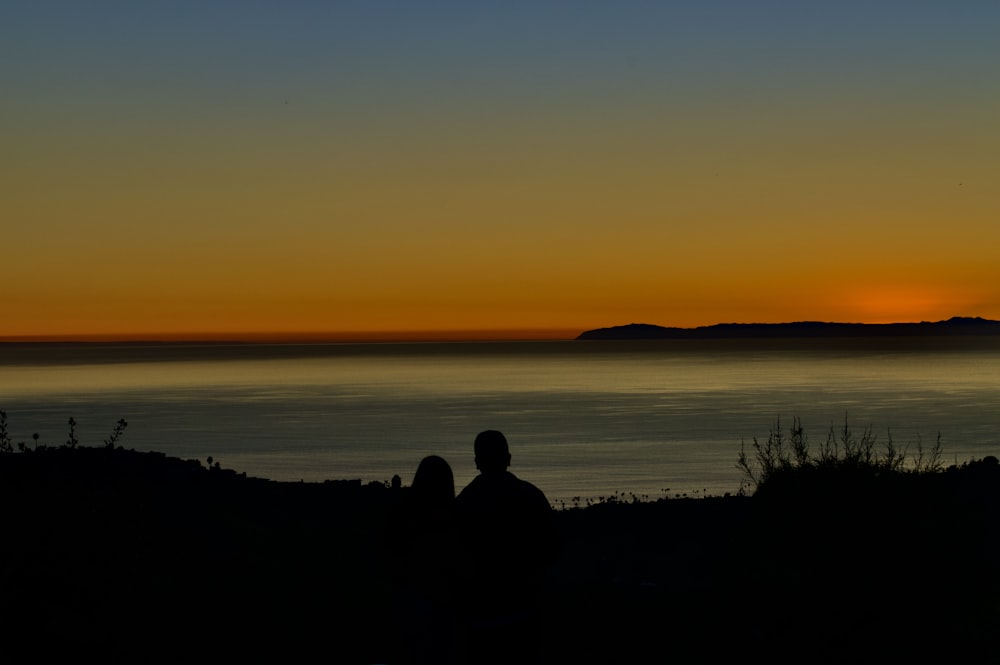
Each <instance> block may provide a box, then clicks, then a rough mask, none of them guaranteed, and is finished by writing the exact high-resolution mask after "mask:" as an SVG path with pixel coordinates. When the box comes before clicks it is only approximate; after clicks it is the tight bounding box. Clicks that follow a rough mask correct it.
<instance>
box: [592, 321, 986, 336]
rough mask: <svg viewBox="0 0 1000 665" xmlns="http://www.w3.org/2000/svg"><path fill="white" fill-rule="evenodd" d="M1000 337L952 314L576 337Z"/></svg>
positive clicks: (634, 326) (604, 331) (619, 329)
mask: <svg viewBox="0 0 1000 665" xmlns="http://www.w3.org/2000/svg"><path fill="white" fill-rule="evenodd" d="M980 336H990V337H1000V321H992V320H990V319H984V318H981V317H960V316H956V317H952V318H950V319H947V320H945V321H933V322H931V321H921V322H919V323H830V322H823V321H797V322H791V323H719V324H715V325H711V326H700V327H697V328H673V327H665V326H658V325H653V324H649V323H630V324H628V325H623V326H613V327H610V328H597V329H595V330H588V331H586V332H583V333H581V334H580V335H579V336H578V337H577V339H579V340H637V339H691V340H717V339H842V338H862V337H864V338H885V337H920V338H927V337H980Z"/></svg>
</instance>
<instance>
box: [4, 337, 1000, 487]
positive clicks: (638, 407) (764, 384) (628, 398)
mask: <svg viewBox="0 0 1000 665" xmlns="http://www.w3.org/2000/svg"><path fill="white" fill-rule="evenodd" d="M991 346H995V343H993V344H992V345H991V344H986V343H981V342H975V343H970V344H969V345H960V344H956V343H952V344H950V345H949V346H948V347H947V348H912V345H910V344H908V343H906V342H905V341H902V342H899V343H896V342H892V341H891V340H882V341H879V342H877V343H875V344H872V345H870V346H867V347H864V348H858V347H853V346H852V347H850V348H847V347H842V346H841V347H840V348H838V346H837V345H830V346H829V347H828V348H820V349H817V348H811V349H809V348H788V347H787V344H786V346H785V347H783V348H779V347H776V346H774V345H773V344H767V343H743V344H731V343H726V342H715V343H707V342H706V343H695V342H676V341H674V342H643V343H609V342H593V343H590V342H588V343H585V342H545V343H493V344H489V343H470V344H418V345H406V344H373V345H346V344H341V345H204V346H198V345H145V346H143V345H127V346H126V345H121V346H115V345H85V346H68V345H67V346H60V345H35V346H32V345H28V346H24V345H0V410H4V411H6V412H7V417H8V430H9V433H10V435H11V437H12V438H13V439H14V441H15V443H16V442H17V441H22V440H23V441H25V442H31V440H32V437H31V435H32V433H33V432H38V433H39V434H40V442H41V443H43V444H48V445H59V444H61V443H63V442H65V440H66V438H67V434H68V428H67V425H66V423H67V420H68V418H69V417H70V416H72V417H73V418H75V419H76V421H77V422H78V426H77V438H78V439H79V440H80V441H81V443H82V444H83V445H101V443H102V440H103V439H104V438H105V437H106V436H108V434H109V433H110V431H111V428H112V427H113V425H114V423H115V421H117V420H118V419H119V418H125V419H127V420H128V423H129V426H128V429H127V432H126V436H125V438H124V439H123V441H122V443H123V444H124V445H125V447H128V448H135V449H136V450H158V451H162V452H164V453H167V454H168V455H172V456H178V457H182V458H197V459H200V460H203V461H204V460H205V459H206V458H207V457H209V456H212V457H213V458H214V459H215V460H217V461H219V462H220V463H221V464H222V466H223V467H225V468H229V469H235V470H236V471H241V472H246V473H247V475H250V476H259V477H265V478H271V479H274V480H305V481H322V480H324V479H345V478H360V479H362V480H363V481H366V482H367V481H370V480H379V481H381V480H388V479H389V478H391V477H392V476H393V474H399V475H400V476H401V477H402V478H403V481H404V483H406V484H409V482H410V480H411V479H412V477H413V471H414V470H415V469H416V466H417V463H418V462H419V460H420V458H421V457H423V456H424V455H428V454H431V453H435V454H440V455H443V456H444V457H445V458H446V459H448V460H449V461H450V462H451V464H452V467H453V469H454V470H455V476H456V483H457V485H458V486H459V487H462V486H464V485H465V484H466V483H467V482H468V481H469V480H470V479H471V478H472V477H473V476H474V474H475V468H474V465H473V460H472V440H473V438H474V437H475V435H476V433H477V432H479V431H480V430H482V429H487V428H494V429H500V430H502V431H503V432H504V433H505V434H506V435H507V438H508V440H509V441H510V443H511V448H512V454H513V464H512V468H511V470H512V471H514V472H515V473H517V474H518V475H520V476H521V477H523V478H526V479H528V480H531V481H533V482H535V483H536V484H537V485H539V486H540V487H541V488H542V489H543V490H545V492H546V493H547V494H548V495H549V498H550V499H551V500H552V501H553V502H559V501H566V502H567V503H569V502H570V501H571V500H572V499H573V497H576V496H580V497H584V498H586V497H598V496H606V495H609V494H613V493H615V492H624V493H629V492H634V493H635V494H637V495H640V496H646V497H649V498H656V497H659V496H663V495H664V494H665V493H666V494H669V495H670V496H673V495H675V494H684V493H686V494H688V495H689V496H700V495H702V494H706V493H707V494H710V495H718V494H723V493H725V492H735V491H737V490H738V489H739V486H740V481H741V475H740V472H739V471H738V470H737V469H736V467H735V463H736V460H737V457H738V454H739V449H740V444H741V442H742V441H746V443H747V444H748V445H749V444H750V443H751V442H752V440H753V438H754V437H758V438H761V439H766V438H767V434H768V429H769V427H770V426H771V425H772V424H773V423H774V422H775V420H776V419H778V418H781V419H782V422H783V423H784V424H785V425H790V424H791V421H792V417H793V416H798V417H800V418H801V420H802V423H803V425H804V426H805V428H806V431H807V433H808V434H809V438H810V441H811V442H812V444H813V445H819V444H820V443H822V442H823V441H824V440H825V439H826V434H827V431H828V430H829V428H830V426H831V425H834V426H836V427H840V426H841V425H843V423H844V420H845V418H847V420H848V421H849V423H850V424H851V426H852V427H853V429H855V430H856V431H857V432H859V433H860V431H861V430H862V429H864V427H866V426H868V425H871V426H872V427H873V430H874V432H875V433H876V434H877V435H878V436H879V440H880V441H883V442H884V441H885V440H886V438H887V434H888V432H889V431H890V430H891V435H892V438H893V440H894V442H895V443H896V444H897V445H899V446H902V445H909V446H910V450H911V451H913V450H915V447H916V444H917V442H918V441H922V442H923V444H924V445H925V447H929V446H930V445H932V444H933V443H934V441H935V439H936V437H937V434H938V433H939V432H940V433H941V436H942V441H943V445H944V461H945V462H947V463H954V462H964V461H967V460H969V459H972V458H978V457H982V456H983V455H987V454H1000V408H998V407H1000V347H996V348H991ZM973 347H975V348H973Z"/></svg>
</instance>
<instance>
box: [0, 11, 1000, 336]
mask: <svg viewBox="0 0 1000 665" xmlns="http://www.w3.org/2000/svg"><path fill="white" fill-rule="evenodd" d="M997 35H1000V3H996V2H981V1H978V0H977V1H948V2H940V1H934V2H923V1H919V0H906V1H902V0H900V1H878V0H868V1H865V2H852V1H849V0H848V1H844V0H841V1H837V2H834V1H830V2H810V1H797V2H793V1H789V2H777V1H747V0H739V1H732V2H714V1H711V0H708V1H706V0H699V1H691V2H670V1H661V2H653V1H650V2H639V1H634V0H621V1H615V2H588V1H581V0H576V1H573V2H569V1H566V2H545V1H540V0H531V1H527V2H518V1H515V2H489V3H484V2H472V1H469V0H466V1H464V2H434V1H427V2H409V1H408V2H378V1H367V2H361V1H359V2H335V1H332V0H331V1H328V2H318V1H316V2H307V1H303V0H285V1H283V2H259V1H247V0H241V1H239V2H211V1H208V0H197V1H186V0H177V1H166V0H163V1H150V2H133V1H130V0H122V1H119V2H101V1H99V0H88V1H87V2H79V1H77V0H73V1H68V2H56V1H46V0H38V1H33V0H24V1H8V2H3V3H2V4H0V128H2V130H0V131H2V134H0V220H2V221H0V230H2V236H0V237H2V243H0V247H2V250H3V251H2V254H0V256H2V263H0V270H2V278H0V312H2V318H0V337H3V338H8V339H9V338H13V337H18V336H56V335H69V336H85V335H110V336H123V337H135V338H139V337H148V336H170V335H188V336H199V335H203V334H206V333H218V334H224V335H228V336H232V335H234V334H246V333H255V332H256V333H275V332H278V333H304V334H318V333H342V334H346V333H355V332H358V331H375V332H380V333H382V334H388V333H391V332H393V331H411V332H413V331H417V332H419V331H424V332H427V331H441V330H458V331H471V330H520V329H535V330H538V329H552V330H553V331H555V332H553V333H550V334H557V335H558V334H566V333H569V334H575V333H577V332H580V331H583V330H586V329H589V328H596V327H605V326H610V325H618V324H625V323H631V322H644V323H655V324H660V325H669V326H697V325H708V324H713V323H720V322H751V321H759V322H779V321H793V320H827V321H856V322H886V321H900V320H902V321H918V320H939V319H942V318H948V317H951V316H955V315H962V316H984V317H988V318H994V319H1000V39H998V38H997ZM512 334H514V333H512Z"/></svg>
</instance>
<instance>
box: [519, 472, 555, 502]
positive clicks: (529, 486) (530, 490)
mask: <svg viewBox="0 0 1000 665" xmlns="http://www.w3.org/2000/svg"><path fill="white" fill-rule="evenodd" d="M517 486H518V487H519V488H520V492H521V494H523V495H525V496H530V497H533V498H534V499H537V500H539V501H543V502H545V504H546V505H548V503H549V500H548V497H546V496H545V492H543V491H542V490H541V489H540V488H539V487H538V486H537V485H535V484H534V483H531V482H529V481H527V480H522V479H520V478H518V479H517Z"/></svg>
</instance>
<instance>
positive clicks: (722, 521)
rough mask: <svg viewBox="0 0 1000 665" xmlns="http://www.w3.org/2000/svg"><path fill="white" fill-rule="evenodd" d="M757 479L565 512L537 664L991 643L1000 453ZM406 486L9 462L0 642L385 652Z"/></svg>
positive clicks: (63, 454) (351, 656)
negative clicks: (862, 473) (944, 467)
mask: <svg viewBox="0 0 1000 665" xmlns="http://www.w3.org/2000/svg"><path fill="white" fill-rule="evenodd" d="M766 489H767V491H763V490H762V491H761V492H758V494H756V495H755V496H754V497H752V498H750V497H736V496H733V497H718V498H703V499H665V500H660V501H656V502H648V503H626V502H620V501H615V502H603V503H599V504H597V505H592V506H589V507H586V508H576V509H572V510H563V511H559V512H558V513H557V517H558V522H559V528H560V530H561V533H562V536H563V542H564V549H563V555H562V557H561V558H560V560H559V562H558V563H557V565H556V566H555V567H554V569H553V570H552V571H551V576H550V579H549V586H548V590H547V595H546V607H545V616H546V632H545V655H546V661H545V662H549V663H584V662H601V663H609V662H646V661H647V660H648V661H650V662H676V661H677V660H678V659H692V658H699V659H703V660H706V661H707V662H715V661H716V660H719V659H721V658H727V659H728V658H743V659H751V660H753V659H758V658H763V659H765V660H769V661H771V662H775V661H787V662H792V661H794V662H844V661H846V660H848V659H849V660H850V661H852V662H853V661H856V660H859V659H860V660H862V661H864V660H866V659H865V658H864V655H865V654H868V655H871V656H873V657H886V658H892V659H893V660H896V659H901V658H906V657H912V656H916V655H919V656H921V657H923V658H926V657H931V656H935V655H940V656H942V657H945V656H948V657H950V658H951V659H952V660H954V659H955V658H958V659H962V658H964V657H967V656H969V655H970V654H983V653H986V654H989V658H993V659H995V658H996V657H997V656H998V642H997V637H998V636H997V626H998V624H1000V611H998V610H1000V607H998V601H997V598H998V591H1000V585H998V572H1000V537H998V523H997V516H998V505H1000V501H998V490H1000V468H998V466H997V465H996V464H995V460H992V459H987V460H986V461H981V462H976V463H970V464H968V465H964V466H963V467H961V468H955V469H951V470H949V471H947V472H941V473H937V474H932V475H930V476H926V477H916V476H912V477H908V476H903V477H900V478H896V479H894V480H892V481H891V482H888V483H883V482H881V481H876V480H873V479H870V478H860V477H859V478H846V477H840V478H818V477H816V478H809V479H806V480H802V481H801V482H800V480H790V481H786V482H782V483H775V484H774V485H773V486H771V487H769V488H766ZM406 491H407V490H406V488H395V489H393V488H390V487H387V486H386V485H385V484H382V483H376V484H367V485H365V484H362V483H360V482H357V481H353V482H352V481H340V482H326V483H279V482H272V481H267V480H262V479H255V478H247V477H245V476H242V475H239V474H237V473H235V472H232V471H227V470H221V469H211V470H210V469H207V468H205V467H203V466H202V465H201V464H200V463H199V462H197V461H185V460H178V459H173V458H167V457H165V456H163V455H161V454H157V453H140V452H134V451H127V450H122V449H117V450H111V449H104V448H75V449H68V448H60V449H47V450H41V451H34V452H24V453H5V454H0V500H2V504H0V505H2V506H3V521H2V524H3V527H2V534H3V539H2V541H0V594H2V595H0V603H2V606H0V626H3V631H4V634H3V635H4V636H3V644H2V645H0V647H2V648H3V653H4V654H5V656H8V657H10V656H16V655H21V656H22V657H26V659H29V660H32V661H36V660H37V661H47V660H49V659H50V657H62V658H65V657H67V656H69V657H73V658H74V659H79V660H88V659H89V658H91V657H96V658H99V659H100V660H101V661H102V662H157V661H160V662H165V661H172V662H175V661H179V660H190V661H204V660H209V659H225V661H226V662H235V661H239V660H245V661H248V662H258V661H262V660H268V659H272V658H274V659H278V660H280V662H306V661H308V662H313V661H324V662H330V663H386V662H393V660H392V658H393V652H392V640H391V631H390V629H389V626H390V609H391V608H390V605H391V603H390V589H389V584H388V580H387V577H386V575H385V568H384V564H385V562H386V556H387V553H388V552H390V551H391V549H392V547H393V534H392V533H391V532H389V531H388V530H387V528H386V525H387V524H388V523H389V522H388V521H387V517H388V516H389V515H390V514H391V511H392V510H394V506H395V505H396V504H397V503H398V502H399V501H402V500H405V496H406ZM19 660H20V659H18V658H16V657H14V658H10V659H9V660H8V661H7V662H18V661H19Z"/></svg>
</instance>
